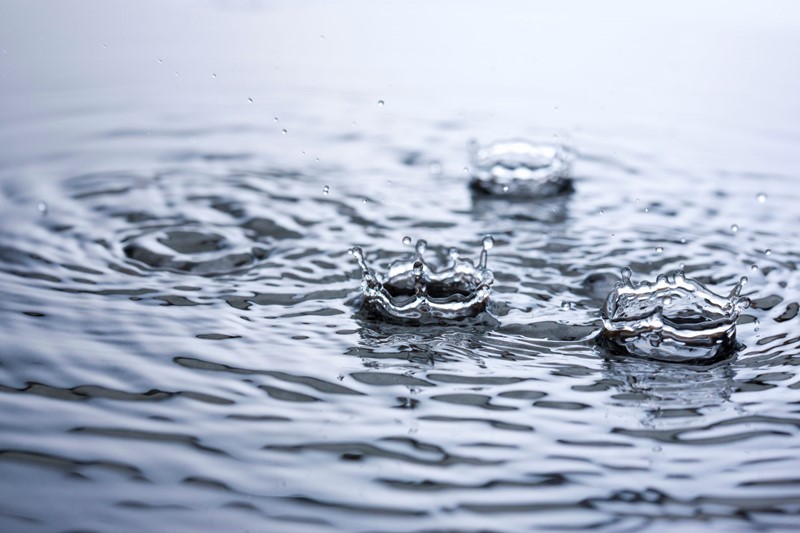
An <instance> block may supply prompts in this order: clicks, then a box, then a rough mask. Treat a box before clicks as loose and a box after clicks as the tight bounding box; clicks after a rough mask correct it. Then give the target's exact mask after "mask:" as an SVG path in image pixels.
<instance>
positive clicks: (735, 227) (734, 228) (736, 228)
mask: <svg viewBox="0 0 800 533" xmlns="http://www.w3.org/2000/svg"><path fill="white" fill-rule="evenodd" d="M731 231H732V232H733V233H736V232H737V231H739V226H737V225H736V224H732V225H731Z"/></svg>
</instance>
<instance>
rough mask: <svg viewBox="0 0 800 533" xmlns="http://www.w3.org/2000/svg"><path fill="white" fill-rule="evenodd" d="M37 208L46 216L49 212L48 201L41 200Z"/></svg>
mask: <svg viewBox="0 0 800 533" xmlns="http://www.w3.org/2000/svg"><path fill="white" fill-rule="evenodd" d="M36 209H37V210H38V211H39V214H41V215H42V216H44V215H46V214H47V211H48V209H49V207H48V206H47V202H39V203H38V204H36Z"/></svg>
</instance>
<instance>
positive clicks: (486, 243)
mask: <svg viewBox="0 0 800 533" xmlns="http://www.w3.org/2000/svg"><path fill="white" fill-rule="evenodd" d="M492 248H494V238H493V237H492V236H491V235H487V236H485V237H484V238H483V249H484V250H486V251H489V250H491V249H492Z"/></svg>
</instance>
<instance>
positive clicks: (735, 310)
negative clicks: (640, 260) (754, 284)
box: [599, 268, 750, 364]
mask: <svg viewBox="0 0 800 533" xmlns="http://www.w3.org/2000/svg"><path fill="white" fill-rule="evenodd" d="M631 274H632V273H631V270H630V269H629V268H625V269H623V271H622V281H619V282H617V284H616V285H615V286H614V289H613V290H612V291H611V293H610V294H609V295H608V298H607V299H606V302H605V306H604V307H603V309H602V318H603V331H602V333H601V335H600V337H599V340H600V342H601V343H602V344H604V345H605V346H607V347H608V348H610V349H611V350H612V351H614V352H617V353H620V352H621V353H624V354H628V355H634V356H640V357H645V358H648V359H655V360H660V361H671V362H683V363H688V364H704V363H706V364H707V363H713V362H716V361H719V360H721V359H724V358H725V357H727V356H728V355H729V354H730V353H732V352H733V350H734V348H735V344H736V320H737V319H738V318H739V314H740V313H741V312H742V311H743V310H744V309H746V308H747V307H749V305H750V300H748V299H747V298H746V297H744V296H741V295H740V294H741V290H742V287H743V286H744V284H745V283H747V278H745V277H742V278H741V280H740V281H739V283H737V284H736V286H735V287H734V288H733V290H732V291H731V292H730V294H729V295H728V296H720V295H718V294H715V293H713V292H711V291H710V290H709V289H708V288H707V287H705V286H704V285H702V284H701V283H699V282H698V281H695V280H692V279H687V278H686V276H685V275H684V273H683V271H681V270H676V271H675V272H673V273H672V274H670V275H667V274H661V275H659V276H658V277H657V278H656V282H655V283H649V282H647V281H643V282H641V283H633V282H632V281H631Z"/></svg>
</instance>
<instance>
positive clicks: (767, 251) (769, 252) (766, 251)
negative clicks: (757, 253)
mask: <svg viewBox="0 0 800 533" xmlns="http://www.w3.org/2000/svg"><path fill="white" fill-rule="evenodd" d="M764 255H772V250H771V249H770V248H767V249H766V250H764Z"/></svg>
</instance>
